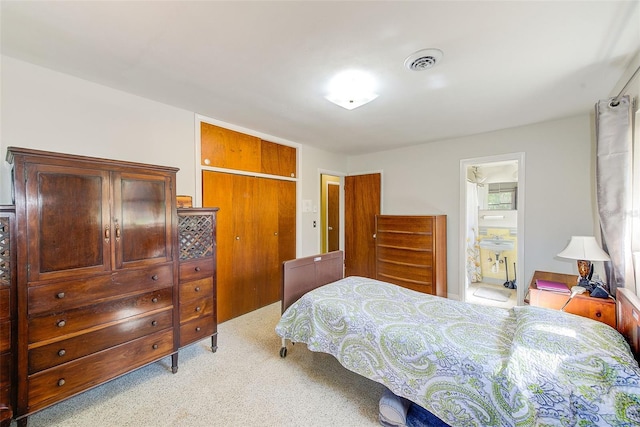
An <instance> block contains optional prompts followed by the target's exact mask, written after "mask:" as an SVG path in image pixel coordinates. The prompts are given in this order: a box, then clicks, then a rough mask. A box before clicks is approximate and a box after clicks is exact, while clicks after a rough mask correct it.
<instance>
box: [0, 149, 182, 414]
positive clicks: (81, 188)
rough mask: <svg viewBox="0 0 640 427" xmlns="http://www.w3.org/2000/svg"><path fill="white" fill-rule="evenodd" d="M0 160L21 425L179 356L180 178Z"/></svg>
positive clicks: (169, 173)
mask: <svg viewBox="0 0 640 427" xmlns="http://www.w3.org/2000/svg"><path fill="white" fill-rule="evenodd" d="M7 160H8V161H9V163H12V165H13V180H14V194H15V206H16V227H17V230H18V232H19V235H20V238H19V239H18V241H17V247H16V249H17V263H16V266H17V269H16V272H17V322H18V336H19V337H20V339H19V340H18V342H17V346H16V351H17V356H18V358H17V405H16V411H14V412H15V414H14V415H16V417H17V418H18V419H19V422H20V424H22V425H24V424H26V419H27V418H26V417H27V416H28V415H29V414H31V413H33V412H35V411H38V410H40V409H43V408H45V407H47V406H49V405H52V404H54V403H56V402H59V401H61V400H63V399H66V398H68V397H70V396H73V395H75V394H77V393H79V392H81V391H84V390H86V389H89V388H91V387H94V386H97V385H99V384H101V383H104V382H106V381H108V380H111V379H113V378H115V377H118V376H120V375H123V374H125V373H127V372H129V371H131V370H133V369H136V368H139V367H141V366H143V365H146V364H148V363H151V362H154V361H156V360H158V359H160V358H162V357H165V356H169V355H172V354H175V352H176V351H177V349H178V344H179V335H178V333H177V331H178V325H179V323H178V322H179V319H178V315H177V305H178V287H177V286H178V257H177V255H176V254H175V253H174V251H175V248H176V246H177V241H178V237H177V209H176V194H175V181H176V172H177V169H176V168H170V167H161V166H152V165H144V164H138V163H131V162H120V161H115V160H106V159H98V158H91V157H82V156H73V155H67V154H59V153H51V152H44V151H37V150H29V149H23V148H14V147H10V148H9V149H8V150H7ZM176 362H177V360H176ZM174 369H177V366H174Z"/></svg>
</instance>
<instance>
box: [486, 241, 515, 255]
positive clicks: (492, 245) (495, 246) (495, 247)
mask: <svg viewBox="0 0 640 427" xmlns="http://www.w3.org/2000/svg"><path fill="white" fill-rule="evenodd" d="M480 247H481V248H483V249H488V250H490V251H492V252H502V251H510V250H512V249H513V240H503V239H483V240H480Z"/></svg>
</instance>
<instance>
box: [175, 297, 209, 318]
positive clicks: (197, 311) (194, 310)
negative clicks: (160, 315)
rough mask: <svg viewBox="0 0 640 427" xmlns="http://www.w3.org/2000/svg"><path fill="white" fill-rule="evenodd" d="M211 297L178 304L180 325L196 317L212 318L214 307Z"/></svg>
mask: <svg viewBox="0 0 640 427" xmlns="http://www.w3.org/2000/svg"><path fill="white" fill-rule="evenodd" d="M214 302H215V300H214V299H213V295H209V296H208V297H205V298H200V299H196V300H190V301H186V302H184V303H183V302H180V323H184V322H188V321H189V320H192V319H195V318H197V317H205V316H208V317H211V318H212V319H213V317H212V315H213V313H214V310H215V307H214Z"/></svg>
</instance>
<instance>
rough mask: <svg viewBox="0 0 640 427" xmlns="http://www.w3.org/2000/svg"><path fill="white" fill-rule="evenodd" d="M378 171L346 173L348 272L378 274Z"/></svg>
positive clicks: (355, 274) (360, 274) (346, 265)
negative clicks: (355, 173) (376, 239)
mask: <svg viewBox="0 0 640 427" xmlns="http://www.w3.org/2000/svg"><path fill="white" fill-rule="evenodd" d="M380 185H381V175H380V174H379V173H373V174H366V175H352V176H346V177H345V181H344V203H345V207H344V213H345V214H344V215H345V221H344V222H345V233H344V252H345V254H344V255H345V256H344V258H345V260H344V263H345V276H363V277H370V278H375V275H376V251H375V240H374V237H373V236H374V234H375V217H376V215H378V214H380Z"/></svg>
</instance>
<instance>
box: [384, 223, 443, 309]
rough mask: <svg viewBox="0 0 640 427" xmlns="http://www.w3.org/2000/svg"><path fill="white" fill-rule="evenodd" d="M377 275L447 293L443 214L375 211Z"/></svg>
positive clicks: (433, 291) (419, 289)
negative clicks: (382, 213)
mask: <svg viewBox="0 0 640 427" xmlns="http://www.w3.org/2000/svg"><path fill="white" fill-rule="evenodd" d="M375 242H376V278H377V279H379V280H383V281H385V282H390V283H395V284H396V285H399V286H403V287H405V288H409V289H413V290H415V291H419V292H424V293H427V294H432V295H437V296H440V297H445V298H446V297H447V217H446V215H425V216H420V215H415V216H411V215H376V239H375Z"/></svg>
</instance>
